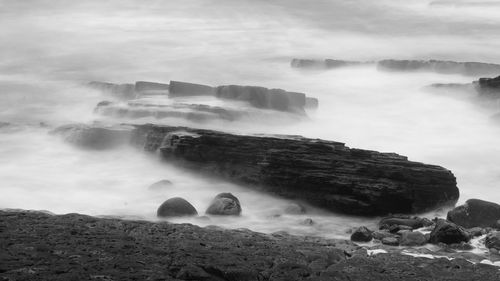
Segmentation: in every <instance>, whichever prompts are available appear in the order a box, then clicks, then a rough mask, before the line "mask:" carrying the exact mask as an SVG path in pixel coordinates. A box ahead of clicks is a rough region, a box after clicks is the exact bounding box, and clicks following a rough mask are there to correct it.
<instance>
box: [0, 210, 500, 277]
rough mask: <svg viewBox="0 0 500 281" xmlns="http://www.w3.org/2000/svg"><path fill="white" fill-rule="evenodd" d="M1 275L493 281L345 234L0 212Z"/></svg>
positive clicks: (462, 266) (469, 269) (459, 265)
mask: <svg viewBox="0 0 500 281" xmlns="http://www.w3.org/2000/svg"><path fill="white" fill-rule="evenodd" d="M0 279H4V280H227V281H240V280H338V281H344V280H345V281H347V280H370V281H372V280H412V281H413V280H415V281H416V280H419V281H440V280H457V281H462V280H463V281H465V280H482V281H490V280H499V279H500V271H499V270H498V268H497V267H493V266H488V265H483V264H471V263H469V262H467V261H465V260H464V259H461V258H458V259H455V260H452V261H449V260H447V259H425V258H413V257H410V256H405V255H400V254H395V253H391V254H379V255H375V256H367V255H366V251H364V250H361V249H360V248H359V247H357V246H355V245H353V244H352V243H350V242H348V241H342V240H326V239H321V238H312V237H296V236H289V235H287V236H280V235H266V234H261V233H255V232H251V231H248V230H223V229H217V228H200V227H197V226H193V225H189V224H170V223H151V222H145V221H124V220H118V219H102V218H101V219H100V218H95V217H89V216H83V215H78V214H67V215H60V216H53V215H48V214H44V213H37V212H8V211H0Z"/></svg>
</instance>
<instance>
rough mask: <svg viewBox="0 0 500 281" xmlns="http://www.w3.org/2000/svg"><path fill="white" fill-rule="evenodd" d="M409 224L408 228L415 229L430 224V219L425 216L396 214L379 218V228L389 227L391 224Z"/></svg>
mask: <svg viewBox="0 0 500 281" xmlns="http://www.w3.org/2000/svg"><path fill="white" fill-rule="evenodd" d="M401 225H404V226H409V227H410V229H417V228H421V227H424V226H430V225H432V221H430V220H429V219H426V218H421V217H413V216H405V215H397V216H389V217H385V218H383V219H381V220H380V222H379V226H380V229H390V228H391V227H393V226H401Z"/></svg>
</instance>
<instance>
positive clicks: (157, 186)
mask: <svg viewBox="0 0 500 281" xmlns="http://www.w3.org/2000/svg"><path fill="white" fill-rule="evenodd" d="M171 185H172V182H171V181H169V180H161V181H157V182H155V183H153V184H152V185H150V186H149V187H148V189H149V190H163V189H166V188H168V187H169V186H171Z"/></svg>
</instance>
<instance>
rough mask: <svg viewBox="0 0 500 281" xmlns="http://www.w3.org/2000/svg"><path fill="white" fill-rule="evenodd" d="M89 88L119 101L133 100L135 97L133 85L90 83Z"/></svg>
mask: <svg viewBox="0 0 500 281" xmlns="http://www.w3.org/2000/svg"><path fill="white" fill-rule="evenodd" d="M88 85H89V87H91V88H93V89H96V90H99V91H101V92H104V93H107V94H110V95H111V96H113V97H115V98H119V99H133V98H135V97H136V93H135V85H134V84H113V83H108V82H99V81H92V82H90V83H88Z"/></svg>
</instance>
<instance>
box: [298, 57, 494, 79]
mask: <svg viewBox="0 0 500 281" xmlns="http://www.w3.org/2000/svg"><path fill="white" fill-rule="evenodd" d="M368 64H376V66H377V69H379V70H382V71H403V72H412V71H427V72H437V73H443V74H462V75H471V76H476V75H498V74H499V73H500V64H493V63H482V62H457V61H443V60H396V59H386V60H380V61H377V62H360V61H345V60H332V59H326V60H309V59H293V60H292V62H291V66H292V67H295V68H320V69H321V68H323V69H332V68H340V67H346V66H357V65H368Z"/></svg>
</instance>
